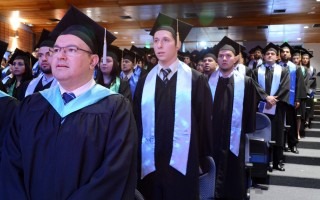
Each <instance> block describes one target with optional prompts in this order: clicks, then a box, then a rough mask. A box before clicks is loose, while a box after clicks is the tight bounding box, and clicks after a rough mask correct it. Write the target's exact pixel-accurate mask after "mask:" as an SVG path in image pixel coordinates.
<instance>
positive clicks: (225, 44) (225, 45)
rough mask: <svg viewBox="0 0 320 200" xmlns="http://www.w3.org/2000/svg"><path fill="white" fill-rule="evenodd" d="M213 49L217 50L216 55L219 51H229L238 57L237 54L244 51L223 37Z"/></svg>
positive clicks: (235, 43)
mask: <svg viewBox="0 0 320 200" xmlns="http://www.w3.org/2000/svg"><path fill="white" fill-rule="evenodd" d="M215 48H216V49H217V51H218V53H219V51H220V50H231V51H233V52H234V53H235V55H238V54H239V52H241V51H244V50H246V48H245V47H244V46H242V45H241V44H239V43H237V42H236V41H234V40H232V39H230V38H228V37H227V36H224V37H223V38H222V40H221V41H220V42H219V43H218V44H217V46H215Z"/></svg>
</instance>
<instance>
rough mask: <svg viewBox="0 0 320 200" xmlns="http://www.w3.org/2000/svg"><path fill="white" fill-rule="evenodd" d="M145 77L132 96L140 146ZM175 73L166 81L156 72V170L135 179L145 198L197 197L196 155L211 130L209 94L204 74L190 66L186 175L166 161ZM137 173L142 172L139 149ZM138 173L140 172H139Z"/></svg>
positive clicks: (197, 156)
mask: <svg viewBox="0 0 320 200" xmlns="http://www.w3.org/2000/svg"><path fill="white" fill-rule="evenodd" d="M145 80H146V77H144V78H142V79H140V81H139V82H138V85H137V89H136V93H135V99H134V113H135V119H136V122H137V128H138V133H139V148H141V138H142V119H141V98H142V92H143V86H144V84H148V83H145ZM176 85H177V73H175V74H174V75H173V76H172V77H171V79H170V80H169V81H168V83H167V85H165V84H164V83H163V81H162V80H161V79H160V78H159V76H157V80H156V90H155V150H154V151H155V152H154V154H155V168H156V171H154V172H152V173H150V174H148V175H147V176H145V177H144V178H143V179H142V180H140V179H139V180H138V188H139V190H140V191H141V193H142V194H143V195H144V197H145V198H146V199H153V200H155V199H159V200H160V199H161V200H162V199H184V200H188V199H190V200H194V199H198V198H199V157H202V155H204V153H203V149H202V148H203V144H204V141H206V140H207V137H208V134H209V132H210V130H209V129H210V122H211V117H210V115H211V113H210V110H211V105H212V100H211V99H212V97H211V92H210V89H209V85H208V83H207V79H206V78H205V77H204V75H202V74H200V73H199V72H197V71H196V70H194V69H192V94H191V99H192V100H191V101H192V102H191V107H192V108H191V113H192V114H191V115H192V116H191V123H192V125H191V138H190V148H189V155H188V163H187V173H186V175H183V174H181V173H180V172H178V171H177V170H176V169H174V168H172V167H171V166H170V165H169V161H170V158H171V153H172V143H173V130H174V119H175V118H174V116H175V95H176ZM138 164H139V167H138V173H140V172H141V166H140V164H141V149H140V150H139V162H138ZM139 177H140V176H139Z"/></svg>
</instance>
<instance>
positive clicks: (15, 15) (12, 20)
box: [10, 11, 20, 31]
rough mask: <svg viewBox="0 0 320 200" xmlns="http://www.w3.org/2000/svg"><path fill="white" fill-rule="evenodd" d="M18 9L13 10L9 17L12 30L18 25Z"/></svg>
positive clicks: (16, 28)
mask: <svg viewBox="0 0 320 200" xmlns="http://www.w3.org/2000/svg"><path fill="white" fill-rule="evenodd" d="M19 15H20V14H19V11H13V12H12V16H11V18H10V24H11V26H12V29H13V30H14V31H16V30H18V28H19V26H20V16H19Z"/></svg>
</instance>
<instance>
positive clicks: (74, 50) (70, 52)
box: [53, 46, 92, 57]
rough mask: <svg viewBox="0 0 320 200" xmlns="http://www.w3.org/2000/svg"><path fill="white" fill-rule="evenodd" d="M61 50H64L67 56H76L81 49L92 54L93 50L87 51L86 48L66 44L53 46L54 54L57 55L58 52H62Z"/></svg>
mask: <svg viewBox="0 0 320 200" xmlns="http://www.w3.org/2000/svg"><path fill="white" fill-rule="evenodd" d="M61 50H63V52H64V53H65V54H66V55H67V56H70V57H72V56H76V55H77V54H78V53H79V51H84V52H86V53H89V54H92V52H91V51H87V50H85V49H81V48H79V47H76V46H66V47H59V46H55V47H53V56H54V55H56V54H57V53H59V52H61Z"/></svg>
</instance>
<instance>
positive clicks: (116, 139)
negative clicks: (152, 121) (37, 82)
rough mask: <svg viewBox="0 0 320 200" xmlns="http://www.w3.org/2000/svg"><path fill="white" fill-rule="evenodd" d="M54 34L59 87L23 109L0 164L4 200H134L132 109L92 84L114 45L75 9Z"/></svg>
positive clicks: (35, 97)
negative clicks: (107, 48)
mask: <svg viewBox="0 0 320 200" xmlns="http://www.w3.org/2000/svg"><path fill="white" fill-rule="evenodd" d="M105 33H106V37H104V34H105ZM51 34H52V35H51V36H52V37H53V38H56V37H57V39H56V41H55V45H54V47H53V55H52V62H51V67H52V72H53V75H54V77H55V78H56V79H57V81H58V82H59V85H58V86H56V87H53V88H50V89H47V90H43V91H40V92H39V93H35V94H33V95H29V96H27V97H26V98H25V99H24V101H23V102H22V103H21V104H20V106H19V107H18V108H17V111H16V112H15V115H14V118H13V123H12V126H13V127H12V128H11V129H10V132H9V135H8V137H7V140H6V141H5V143H4V147H3V153H2V160H1V163H0V177H1V179H0V199H46V200H57V199H83V200H87V199H90V200H100V199H107V200H114V199H117V200H122V199H123V200H127V199H133V198H134V193H135V188H136V180H137V176H136V169H137V165H136V162H137V129H136V125H135V120H134V116H133V113H132V109H131V104H130V102H129V101H128V100H127V99H126V98H125V97H123V96H122V95H119V94H116V93H114V92H112V91H110V90H109V89H107V88H105V87H103V86H101V85H99V84H96V83H95V81H94V80H93V71H94V68H95V66H96V65H97V64H98V63H99V58H100V56H101V55H102V52H103V44H104V43H105V42H104V41H105V40H106V39H107V42H108V43H111V42H112V41H114V40H115V37H114V36H113V35H112V34H111V33H110V32H108V31H107V30H105V29H104V28H103V27H101V26H100V25H99V24H97V23H96V22H94V21H93V20H92V19H90V18H89V17H88V16H87V15H85V14H84V13H82V12H81V11H79V10H78V9H76V8H75V7H71V8H70V9H69V10H68V11H67V13H66V14H65V16H64V17H63V18H62V19H61V21H60V22H59V23H58V24H57V26H56V27H55V29H54V30H53V31H52V33H51ZM104 56H105V55H104Z"/></svg>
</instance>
